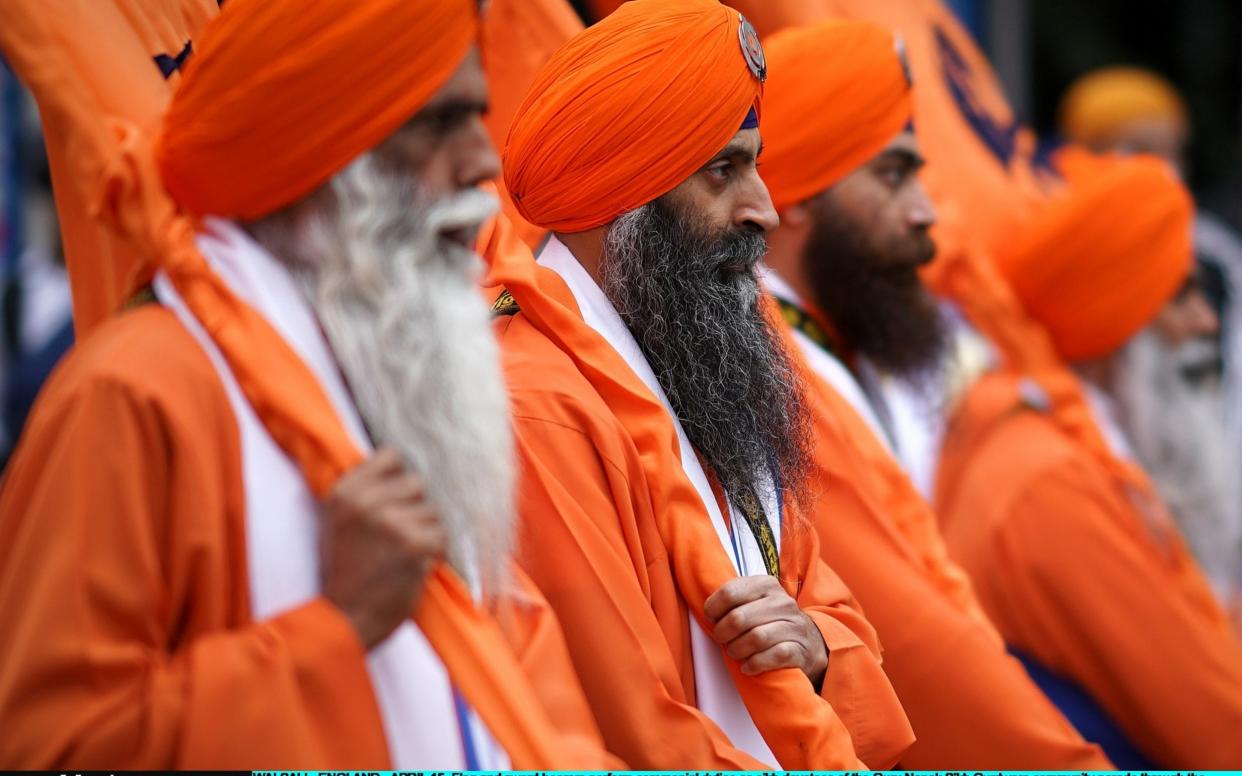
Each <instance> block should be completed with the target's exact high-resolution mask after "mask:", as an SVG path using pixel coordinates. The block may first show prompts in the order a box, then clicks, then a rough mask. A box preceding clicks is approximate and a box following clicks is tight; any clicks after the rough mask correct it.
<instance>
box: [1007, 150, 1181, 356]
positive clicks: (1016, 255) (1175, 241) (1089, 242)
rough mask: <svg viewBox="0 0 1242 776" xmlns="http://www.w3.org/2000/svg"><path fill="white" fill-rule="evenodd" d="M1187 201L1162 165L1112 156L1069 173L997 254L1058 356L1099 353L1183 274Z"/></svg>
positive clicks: (1125, 335)
mask: <svg viewBox="0 0 1242 776" xmlns="http://www.w3.org/2000/svg"><path fill="white" fill-rule="evenodd" d="M1193 210H1194V208H1193V205H1192V204H1191V199H1190V195H1189V194H1188V193H1187V191H1186V189H1185V187H1184V186H1183V185H1182V184H1181V182H1180V181H1178V179H1177V178H1176V177H1175V175H1174V173H1173V171H1172V169H1171V168H1169V166H1168V165H1167V164H1165V163H1164V162H1162V161H1160V160H1157V159H1155V158H1153V157H1142V156H1135V157H1127V158H1124V159H1118V160H1116V161H1114V162H1113V163H1111V164H1108V165H1104V166H1101V167H1100V168H1099V169H1097V170H1095V171H1094V172H1093V173H1091V174H1086V175H1083V176H1081V177H1079V178H1078V179H1076V180H1074V181H1072V182H1071V184H1070V186H1069V188H1068V189H1067V190H1066V191H1065V192H1064V193H1063V194H1062V195H1061V196H1060V197H1058V198H1056V199H1055V200H1053V201H1052V202H1050V203H1049V204H1048V205H1046V206H1045V208H1044V209H1043V210H1042V211H1040V212H1039V213H1037V214H1036V215H1035V217H1034V219H1033V220H1032V221H1031V222H1030V224H1029V225H1028V226H1027V227H1026V228H1025V229H1023V230H1022V231H1021V232H1019V233H1018V234H1017V235H1015V238H1014V239H1013V240H1012V241H1010V242H1009V243H1008V244H1006V245H1005V246H1002V248H1001V249H1000V250H999V251H998V252H997V257H996V258H997V262H998V264H999V266H1000V270H1001V272H1002V274H1004V275H1005V277H1006V278H1007V279H1008V280H1009V282H1010V284H1011V285H1012V286H1013V290H1014V292H1015V293H1016V294H1017V296H1018V298H1019V299H1020V300H1021V301H1022V304H1023V306H1024V307H1025V308H1026V310H1027V312H1029V313H1030V314H1031V315H1032V316H1033V317H1034V318H1036V319H1037V320H1038V321H1039V322H1040V323H1042V324H1043V325H1044V327H1045V328H1046V329H1047V330H1048V333H1049V334H1050V335H1051V337H1052V340H1053V342H1054V343H1055V344H1056V347H1057V350H1058V352H1060V354H1061V356H1062V357H1063V358H1065V359H1066V360H1067V361H1079V360H1084V359H1092V358H1099V357H1101V356H1104V355H1107V354H1109V353H1111V352H1112V351H1114V350H1116V349H1117V348H1119V347H1121V346H1122V345H1124V344H1125V343H1126V341H1127V340H1129V339H1130V338H1131V337H1133V336H1134V335H1135V334H1137V333H1138V331H1139V330H1140V329H1142V328H1143V327H1144V326H1146V325H1147V324H1148V323H1149V322H1150V321H1151V319H1152V318H1153V317H1155V315H1156V314H1157V313H1158V312H1160V309H1161V308H1162V307H1163V306H1164V305H1165V304H1166V303H1167V302H1168V301H1169V300H1170V299H1171V298H1172V297H1173V295H1174V294H1175V293H1176V292H1177V289H1178V287H1179V286H1180V285H1181V283H1182V282H1183V281H1184V280H1185V278H1186V277H1187V275H1188V274H1189V273H1190V268H1191V262H1192V259H1193V251H1192V248H1191V221H1192V218H1193Z"/></svg>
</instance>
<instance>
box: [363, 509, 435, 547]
mask: <svg viewBox="0 0 1242 776" xmlns="http://www.w3.org/2000/svg"><path fill="white" fill-rule="evenodd" d="M379 520H380V522H381V523H382V524H383V526H384V530H385V531H386V532H387V533H389V534H390V535H391V536H392V537H393V539H394V540H395V541H399V542H401V543H402V544H403V545H404V548H405V549H406V550H407V551H408V552H412V553H414V554H416V555H420V556H421V555H433V556H435V557H437V558H440V557H443V556H444V553H445V552H447V549H448V534H447V532H446V531H445V530H444V524H443V523H442V522H441V521H440V517H439V515H438V514H437V513H436V511H435V510H433V509H432V508H431V507H429V506H415V507H394V508H390V509H386V510H384V511H383V512H382V513H381V514H380V517H379Z"/></svg>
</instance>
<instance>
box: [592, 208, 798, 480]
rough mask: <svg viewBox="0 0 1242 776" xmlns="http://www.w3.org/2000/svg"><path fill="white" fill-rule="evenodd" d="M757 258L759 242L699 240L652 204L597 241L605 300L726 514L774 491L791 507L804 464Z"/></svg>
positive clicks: (763, 246)
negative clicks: (725, 504)
mask: <svg viewBox="0 0 1242 776" xmlns="http://www.w3.org/2000/svg"><path fill="white" fill-rule="evenodd" d="M766 250H767V241H766V239H765V238H764V236H763V234H761V233H759V232H755V231H751V230H746V229H730V230H728V231H727V232H725V233H723V234H719V235H705V234H703V230H702V229H701V228H699V227H698V226H697V225H696V224H695V223H694V222H693V221H692V220H691V219H689V218H687V217H685V216H684V215H682V214H680V213H678V212H676V211H675V210H674V209H672V208H670V207H668V206H667V205H665V204H663V203H662V202H660V201H658V200H657V201H655V202H652V203H650V204H649V205H646V206H644V207H642V208H639V209H638V210H635V211H632V212H630V213H627V214H625V215H623V216H621V217H620V218H618V219H617V220H616V221H615V222H614V223H613V225H612V227H610V229H609V232H608V235H607V237H606V238H605V241H604V259H603V277H604V292H605V294H606V295H607V296H608V298H609V300H611V302H612V304H613V306H614V307H616V309H617V312H618V313H619V314H620V316H621V319H622V320H623V321H624V322H625V324H626V325H627V326H628V327H629V329H630V332H631V333H632V334H633V335H634V339H635V340H637V342H638V344H639V346H640V347H641V349H642V352H643V355H644V356H646V359H647V362H648V363H649V364H650V365H651V368H652V369H653V370H654V372H655V375H656V378H657V379H658V380H659V383H660V386H661V387H662V388H663V389H664V393H665V394H666V395H667V397H668V400H669V403H670V404H671V405H672V407H673V410H674V411H675V412H676V413H677V417H678V419H679V420H680V421H681V424H682V427H683V428H684V429H685V432H686V436H687V437H688V438H689V440H690V442H691V443H692V444H693V445H694V447H695V449H696V450H697V451H698V453H699V455H700V456H701V457H702V458H703V461H704V462H705V463H706V465H707V467H708V468H709V470H710V471H711V472H712V473H713V474H714V475H715V477H716V479H717V480H718V481H719V482H720V485H721V487H722V488H723V490H724V492H725V493H726V495H728V497H729V498H730V499H731V500H733V503H739V501H741V500H742V499H744V498H746V496H747V495H748V494H755V495H763V494H765V493H767V492H769V491H770V490H771V488H772V487H774V486H776V487H780V488H782V489H783V490H784V491H785V492H786V493H787V494H789V496H790V497H792V498H795V499H799V498H802V497H803V496H804V485H805V482H806V471H807V468H808V466H809V460H810V452H809V451H810V431H809V423H808V421H807V418H806V415H805V410H804V409H803V407H804V404H803V402H802V396H801V392H802V386H801V383H800V381H799V379H798V377H797V374H796V372H795V371H794V370H793V368H792V366H791V364H790V362H789V359H788V356H787V354H786V352H785V348H784V345H783V343H782V342H781V340H780V339H779V334H778V333H777V332H776V331H775V330H774V329H773V328H772V326H770V325H769V323H768V321H767V320H766V319H765V317H764V315H763V313H762V312H761V310H760V307H759V299H760V293H761V291H760V286H759V281H758V278H757V277H756V275H755V272H754V268H755V265H756V263H757V262H758V261H759V260H760V259H761V258H762V257H763V255H764V253H765V252H766Z"/></svg>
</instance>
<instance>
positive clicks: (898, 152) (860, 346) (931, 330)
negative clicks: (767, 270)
mask: <svg viewBox="0 0 1242 776" xmlns="http://www.w3.org/2000/svg"><path fill="white" fill-rule="evenodd" d="M922 166H923V157H922V155H921V154H920V153H919V149H918V143H917V142H916V140H915V137H914V133H913V132H909V131H907V132H903V133H901V134H900V135H898V136H897V137H896V138H895V139H894V140H893V141H892V142H891V143H890V144H889V145H888V146H887V147H886V148H885V149H884V150H883V151H881V152H880V153H879V154H878V155H876V156H875V158H873V159H872V160H871V161H870V162H868V163H867V164H865V165H864V166H862V167H861V168H859V169H858V170H856V171H854V172H853V173H851V174H850V175H849V176H848V177H846V178H845V179H843V180H841V181H840V182H839V183H837V184H836V185H834V186H833V187H832V188H831V189H829V190H828V191H826V192H824V193H823V194H821V195H819V196H818V197H816V198H815V199H813V200H810V201H809V202H808V203H806V207H807V208H808V210H809V212H810V216H811V221H812V225H811V229H810V233H809V235H808V237H807V241H806V244H805V246H804V248H803V257H802V265H803V270H804V273H805V276H806V278H807V282H808V284H809V286H810V289H811V293H812V296H813V301H814V302H815V304H816V305H818V306H819V308H820V309H821V310H823V311H824V313H825V314H826V315H827V316H828V317H829V318H830V319H831V321H832V324H833V326H835V327H836V329H837V331H838V333H839V334H840V336H841V337H842V339H843V340H844V341H845V344H846V345H847V346H848V347H849V348H850V349H851V350H853V351H854V352H856V353H858V354H859V355H861V356H864V357H866V358H867V359H868V360H870V361H871V362H872V363H874V364H875V365H876V366H877V367H878V368H880V369H881V370H882V371H885V372H888V373H891V374H896V375H899V376H902V377H916V376H918V375H919V374H921V373H924V372H926V371H927V370H929V369H931V368H933V367H934V365H935V364H936V363H938V361H939V356H940V354H941V351H942V348H943V346H944V339H945V335H944V326H943V323H942V320H941V317H940V311H939V308H938V306H937V304H936V301H935V300H934V298H933V297H932V296H931V295H930V294H929V293H928V291H927V289H926V288H925V287H924V286H923V283H922V280H921V278H920V276H919V271H920V269H921V268H922V267H923V266H924V265H926V264H927V263H928V262H930V261H931V260H932V258H933V257H934V256H935V253H936V244H935V242H933V241H932V238H931V235H930V230H931V227H932V226H933V225H934V224H935V222H936V211H935V209H934V208H933V207H932V204H931V200H930V199H929V198H928V196H927V192H926V190H925V189H924V188H923V184H922V183H921V182H920V181H919V178H918V172H919V169H920V168H921V167H922Z"/></svg>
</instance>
